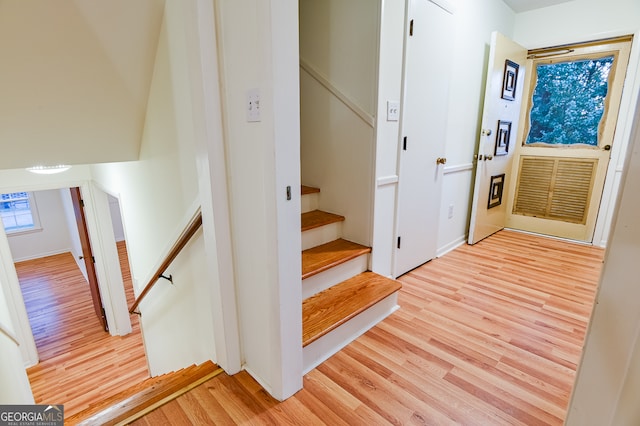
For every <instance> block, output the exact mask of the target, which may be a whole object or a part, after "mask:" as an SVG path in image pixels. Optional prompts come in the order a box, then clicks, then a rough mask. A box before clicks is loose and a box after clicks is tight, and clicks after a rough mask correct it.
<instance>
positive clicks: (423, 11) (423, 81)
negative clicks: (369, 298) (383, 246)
mask: <svg viewBox="0 0 640 426" xmlns="http://www.w3.org/2000/svg"><path fill="white" fill-rule="evenodd" d="M438 3H439V4H440V5H436V4H434V3H432V2H431V1H426V0H409V5H408V15H407V26H406V31H407V33H406V34H405V64H404V88H403V107H402V138H401V141H400V142H401V143H400V145H401V146H400V167H399V183H398V204H397V208H398V213H397V238H398V240H397V248H396V253H395V268H394V275H395V276H398V275H401V274H403V273H405V272H407V271H409V270H411V269H413V268H415V267H416V266H419V265H421V264H423V263H425V262H427V261H429V260H430V259H432V258H433V257H435V254H436V249H437V237H438V235H437V231H438V214H439V211H440V193H441V184H442V168H443V165H442V164H437V163H436V160H437V159H438V158H444V154H445V152H444V141H445V134H446V124H447V123H446V121H447V104H448V97H449V88H448V81H449V77H450V76H449V71H450V55H451V40H452V39H453V22H452V21H453V19H452V18H453V17H452V15H451V12H449V11H447V10H445V9H444V8H443V7H442V5H443V4H444V3H443V2H442V1H439V2H438Z"/></svg>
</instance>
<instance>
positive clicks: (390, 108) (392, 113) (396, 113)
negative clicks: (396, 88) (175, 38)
mask: <svg viewBox="0 0 640 426" xmlns="http://www.w3.org/2000/svg"><path fill="white" fill-rule="evenodd" d="M399 118H400V102H398V101H387V121H398V119H399Z"/></svg>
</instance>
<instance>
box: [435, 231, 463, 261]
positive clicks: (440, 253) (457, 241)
mask: <svg viewBox="0 0 640 426" xmlns="http://www.w3.org/2000/svg"><path fill="white" fill-rule="evenodd" d="M466 242H467V236H466V235H463V236H461V237H458V238H456V239H455V240H453V241H451V242H450V243H449V244H447V245H445V246H444V247H440V248H439V249H438V250H437V251H436V257H441V256H444V255H445V254H447V253H449V252H450V251H452V250H455V249H457V248H458V247H460V246H461V245H463V244H465V243H466Z"/></svg>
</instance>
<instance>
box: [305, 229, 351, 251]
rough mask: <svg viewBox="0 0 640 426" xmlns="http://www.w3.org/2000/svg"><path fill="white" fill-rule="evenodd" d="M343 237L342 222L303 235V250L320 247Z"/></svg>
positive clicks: (311, 230)
mask: <svg viewBox="0 0 640 426" xmlns="http://www.w3.org/2000/svg"><path fill="white" fill-rule="evenodd" d="M341 236H342V222H336V223H331V224H329V225H324V226H321V227H319V228H314V229H310V230H308V231H304V232H303V233H302V250H306V249H310V248H311V247H315V246H319V245H321V244H325V243H328V242H329V241H333V240H336V239H338V238H340V237H341Z"/></svg>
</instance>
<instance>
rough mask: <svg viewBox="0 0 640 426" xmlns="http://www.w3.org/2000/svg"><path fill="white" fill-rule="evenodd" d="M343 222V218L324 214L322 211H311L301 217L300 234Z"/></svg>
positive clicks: (327, 213)
mask: <svg viewBox="0 0 640 426" xmlns="http://www.w3.org/2000/svg"><path fill="white" fill-rule="evenodd" d="M342 221H344V216H340V215H338V214H333V213H329V212H325V211H322V210H313V211H310V212H307V213H302V217H301V225H302V226H301V230H302V232H304V231H308V230H310V229H314V228H319V227H321V226H324V225H329V224H332V223H337V222H342Z"/></svg>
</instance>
